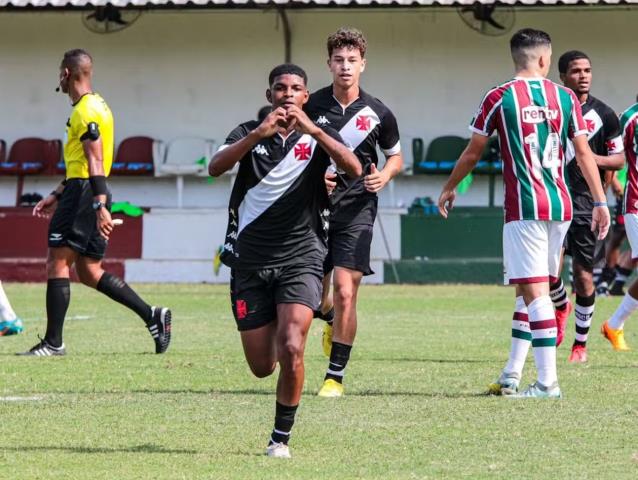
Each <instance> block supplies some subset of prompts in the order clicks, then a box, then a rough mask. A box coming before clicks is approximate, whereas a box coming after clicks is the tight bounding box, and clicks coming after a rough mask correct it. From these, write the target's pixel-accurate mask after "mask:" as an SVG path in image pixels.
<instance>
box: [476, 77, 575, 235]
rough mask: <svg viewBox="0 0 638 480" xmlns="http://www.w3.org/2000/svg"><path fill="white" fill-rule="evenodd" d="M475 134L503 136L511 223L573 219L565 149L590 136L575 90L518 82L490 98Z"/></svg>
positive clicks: (533, 81)
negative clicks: (572, 141) (577, 138)
mask: <svg viewBox="0 0 638 480" xmlns="http://www.w3.org/2000/svg"><path fill="white" fill-rule="evenodd" d="M470 130H472V131H473V132H474V133H477V134H479V135H485V136H490V135H491V134H492V133H493V132H494V130H496V131H497V133H498V138H499V144H500V149H501V157H502V159H503V182H504V185H505V201H504V208H505V222H511V221H514V220H555V221H567V220H571V219H572V210H573V209H572V201H571V197H570V195H569V189H568V188H567V184H566V182H565V149H566V147H567V141H568V139H569V138H573V137H575V136H577V135H587V126H586V125H585V122H584V121H583V116H582V112H581V108H580V103H579V102H578V99H577V98H576V96H575V95H574V93H573V92H572V91H571V90H569V89H567V88H565V87H562V86H560V85H557V84H555V83H554V82H552V81H550V80H547V79H545V78H521V77H516V78H514V79H512V80H509V81H507V82H505V83H503V84H501V85H499V86H497V87H495V88H493V89H492V90H490V91H489V92H487V94H486V95H485V97H484V98H483V101H482V102H481V105H480V106H479V109H478V111H477V113H476V115H475V116H474V118H473V119H472V123H471V125H470Z"/></svg>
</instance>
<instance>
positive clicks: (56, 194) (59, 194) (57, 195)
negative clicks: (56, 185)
mask: <svg viewBox="0 0 638 480" xmlns="http://www.w3.org/2000/svg"><path fill="white" fill-rule="evenodd" d="M50 195H53V196H54V197H55V198H56V200H60V197H61V196H62V194H61V193H60V192H58V191H57V190H53V191H52V192H51V193H50Z"/></svg>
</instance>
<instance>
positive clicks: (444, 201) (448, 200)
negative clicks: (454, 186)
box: [439, 190, 456, 218]
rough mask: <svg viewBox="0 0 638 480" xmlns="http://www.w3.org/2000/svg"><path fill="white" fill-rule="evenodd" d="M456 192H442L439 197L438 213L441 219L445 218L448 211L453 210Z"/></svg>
mask: <svg viewBox="0 0 638 480" xmlns="http://www.w3.org/2000/svg"><path fill="white" fill-rule="evenodd" d="M455 200H456V192H455V191H454V190H443V191H442V192H441V196H439V213H440V214H441V216H442V217H443V218H447V216H448V211H449V210H452V209H453V208H454V201H455Z"/></svg>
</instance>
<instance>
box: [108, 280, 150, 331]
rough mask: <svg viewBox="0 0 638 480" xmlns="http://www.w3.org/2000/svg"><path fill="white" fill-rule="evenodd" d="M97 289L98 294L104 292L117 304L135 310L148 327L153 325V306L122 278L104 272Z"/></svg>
mask: <svg viewBox="0 0 638 480" xmlns="http://www.w3.org/2000/svg"><path fill="white" fill-rule="evenodd" d="M95 288H96V289H97V290H98V292H102V293H103V294H104V295H106V296H107V297H109V298H111V299H113V300H115V301H116V302H117V303H121V304H122V305H124V306H125V307H128V308H130V309H131V310H133V311H134V312H135V313H137V314H138V315H139V316H140V318H141V319H142V320H144V323H146V324H147V325H148V324H149V323H151V320H152V318H153V315H152V311H151V306H150V305H149V304H147V303H146V302H145V301H144V300H142V299H141V298H140V296H139V295H138V294H137V293H135V292H134V291H133V289H132V288H131V287H129V286H128V284H127V283H126V282H125V281H124V280H122V279H121V278H117V277H116V276H114V275H111V274H110V273H107V272H104V274H103V275H102V277H101V278H100V281H99V282H97V287H95Z"/></svg>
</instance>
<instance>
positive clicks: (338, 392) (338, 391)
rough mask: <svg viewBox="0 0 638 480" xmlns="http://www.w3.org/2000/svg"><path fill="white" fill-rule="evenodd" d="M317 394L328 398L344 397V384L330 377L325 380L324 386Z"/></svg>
mask: <svg viewBox="0 0 638 480" xmlns="http://www.w3.org/2000/svg"><path fill="white" fill-rule="evenodd" d="M317 396H319V397H326V398H335V397H343V385H341V384H340V383H339V382H336V381H335V380H333V379H332V378H328V379H327V380H325V381H324V382H323V386H322V387H321V390H319V393H318V394H317Z"/></svg>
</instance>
